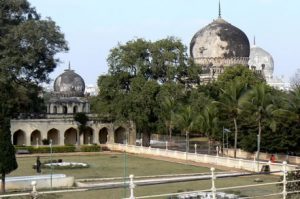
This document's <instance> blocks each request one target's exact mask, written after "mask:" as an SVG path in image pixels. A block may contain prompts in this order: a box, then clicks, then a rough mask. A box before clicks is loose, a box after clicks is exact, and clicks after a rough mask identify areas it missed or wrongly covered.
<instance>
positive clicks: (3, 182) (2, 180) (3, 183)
mask: <svg viewBox="0 0 300 199" xmlns="http://www.w3.org/2000/svg"><path fill="white" fill-rule="evenodd" d="M1 182H2V184H1V192H2V193H5V173H2V176H1Z"/></svg>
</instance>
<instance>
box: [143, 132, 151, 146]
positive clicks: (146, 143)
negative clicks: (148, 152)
mask: <svg viewBox="0 0 300 199" xmlns="http://www.w3.org/2000/svg"><path fill="white" fill-rule="evenodd" d="M150 136H151V134H150V133H148V132H143V133H142V137H143V146H145V147H148V146H150Z"/></svg>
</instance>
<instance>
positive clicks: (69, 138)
mask: <svg viewBox="0 0 300 199" xmlns="http://www.w3.org/2000/svg"><path fill="white" fill-rule="evenodd" d="M64 142H65V144H76V142H77V130H76V129H74V128H69V129H68V130H66V131H65V141H64Z"/></svg>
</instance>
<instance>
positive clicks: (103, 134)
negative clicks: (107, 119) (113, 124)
mask: <svg viewBox="0 0 300 199" xmlns="http://www.w3.org/2000/svg"><path fill="white" fill-rule="evenodd" d="M107 136H108V129H107V128H106V127H104V128H102V129H100V131H99V143H100V144H106V143H107Z"/></svg>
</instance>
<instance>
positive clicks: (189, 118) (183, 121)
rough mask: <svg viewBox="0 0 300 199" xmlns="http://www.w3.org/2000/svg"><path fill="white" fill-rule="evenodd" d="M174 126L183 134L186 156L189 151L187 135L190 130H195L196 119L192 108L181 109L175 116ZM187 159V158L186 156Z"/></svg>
mask: <svg viewBox="0 0 300 199" xmlns="http://www.w3.org/2000/svg"><path fill="white" fill-rule="evenodd" d="M174 118H175V121H176V125H177V126H178V127H179V128H180V129H181V130H182V131H183V132H185V138H186V139H185V142H186V154H187V153H188V149H189V134H190V132H191V131H192V130H194V129H195V127H196V124H197V122H198V117H197V114H196V113H195V111H193V109H192V107H191V106H190V105H189V106H184V107H182V109H181V110H180V111H179V113H177V114H176V115H175V117H174ZM186 159H187V156H186Z"/></svg>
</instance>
